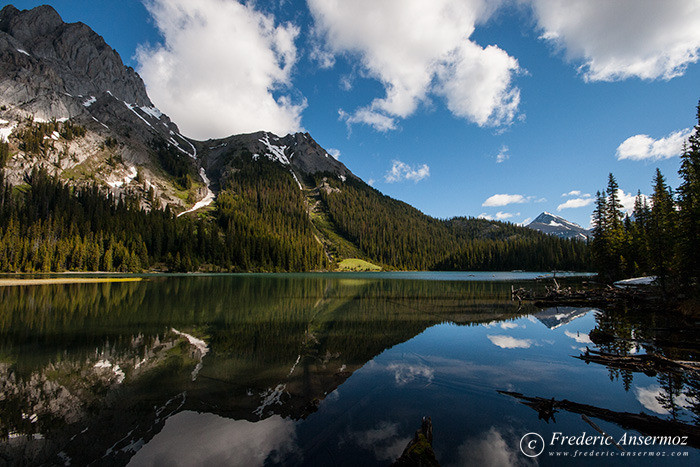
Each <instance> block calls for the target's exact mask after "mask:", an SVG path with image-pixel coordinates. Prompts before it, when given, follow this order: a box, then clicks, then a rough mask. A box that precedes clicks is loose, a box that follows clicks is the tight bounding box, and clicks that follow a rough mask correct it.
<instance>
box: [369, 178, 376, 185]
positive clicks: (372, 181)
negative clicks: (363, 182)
mask: <svg viewBox="0 0 700 467" xmlns="http://www.w3.org/2000/svg"><path fill="white" fill-rule="evenodd" d="M375 183H377V181H376V180H375V179H373V178H370V179H369V180H367V185H369V186H374V184H375Z"/></svg>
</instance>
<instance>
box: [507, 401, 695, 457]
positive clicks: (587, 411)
mask: <svg viewBox="0 0 700 467" xmlns="http://www.w3.org/2000/svg"><path fill="white" fill-rule="evenodd" d="M498 393H499V394H503V395H505V396H510V397H513V398H515V399H518V400H519V401H520V403H521V404H524V405H527V406H528V407H530V408H532V409H534V410H535V411H536V412H537V414H538V416H539V418H540V419H542V420H545V421H547V422H549V420H550V419H551V420H553V421H555V422H556V420H554V414H555V413H556V412H557V410H565V411H567V412H571V413H576V414H579V415H582V416H586V417H594V418H597V419H599V420H604V421H607V422H611V423H614V424H616V425H618V426H620V427H621V428H623V429H625V430H635V431H638V432H639V433H642V434H643V435H647V436H687V437H688V443H687V445H688V446H692V447H694V448H700V426H696V425H690V424H687V423H683V422H679V421H676V420H664V419H663V418H659V417H654V416H652V415H647V414H645V413H629V412H615V411H613V410H608V409H603V408H600V407H595V406H593V405H587V404H579V403H576V402H571V401H568V400H566V399H563V400H555V399H554V398H552V399H545V398H542V397H528V396H524V395H523V394H521V393H519V392H510V391H498ZM584 420H585V419H584Z"/></svg>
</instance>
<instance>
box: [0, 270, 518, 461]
mask: <svg viewBox="0 0 700 467" xmlns="http://www.w3.org/2000/svg"><path fill="white" fill-rule="evenodd" d="M507 297H509V289H508V285H507V284H502V283H501V284H498V283H482V282H470V283H459V282H435V281H430V282H427V281H416V280H412V281H397V280H383V279H380V280H370V279H366V278H362V279H358V280H355V279H348V278H347V276H341V277H331V278H328V277H324V276H293V277H289V276H281V277H280V276H257V277H251V276H233V277H232V276H228V277H226V276H224V277H196V278H193V277H164V278H157V279H154V280H148V281H143V282H135V283H118V284H117V283H104V284H74V285H69V286H39V287H25V288H4V289H0V299H1V302H0V303H2V305H1V307H0V333H1V334H0V355H1V356H2V363H0V395H1V396H2V397H0V399H1V401H0V429H1V430H2V435H3V436H4V437H5V439H6V440H7V442H5V443H4V444H3V446H2V449H3V451H4V452H5V453H7V455H8V456H10V457H12V456H15V455H20V453H22V454H21V455H25V454H24V453H25V452H27V449H26V448H27V447H28V446H32V449H33V451H32V450H31V449H30V452H31V453H32V455H33V456H34V457H32V458H30V459H29V460H30V461H45V460H51V459H54V460H55V459H56V458H57V457H56V456H58V458H61V459H63V458H66V459H67V458H70V459H71V460H72V462H73V463H85V462H89V461H91V460H94V459H99V458H102V457H103V456H106V459H109V462H116V463H123V462H125V461H126V460H128V459H129V457H130V456H131V455H133V454H134V452H137V451H138V448H140V447H141V446H142V445H144V444H146V445H147V446H149V445H150V443H149V440H150V439H151V438H153V437H154V435H156V434H157V433H162V434H163V435H162V436H161V437H160V438H159V439H165V438H168V433H169V432H170V431H171V430H174V428H172V427H174V426H176V423H178V421H179V420H180V419H179V418H177V419H174V420H173V417H174V416H175V415H173V414H177V413H179V412H180V411H183V412H182V413H187V411H193V410H194V411H204V412H209V413H212V414H216V416H218V417H219V418H221V417H226V418H225V419H221V420H219V421H220V422H221V423H224V421H222V420H226V423H228V422H232V421H233V420H236V421H237V423H238V424H227V425H226V427H227V429H231V430H232V429H234V428H235V427H240V426H247V425H245V423H249V422H251V423H252V422H255V423H259V421H266V420H273V421H274V420H282V419H280V418H279V416H282V417H291V418H292V419H303V418H305V417H306V416H308V414H310V413H313V412H314V411H316V410H317V407H318V406H319V404H320V403H321V401H323V400H324V398H325V397H326V395H327V394H328V393H332V392H333V391H334V390H335V389H336V388H337V387H338V386H339V385H340V384H341V383H343V381H345V380H346V379H347V378H348V377H349V376H350V375H351V374H352V373H353V372H354V371H356V370H357V369H358V368H360V367H362V366H363V365H364V364H365V363H366V362H368V361H369V360H371V359H372V358H373V357H374V356H376V355H378V354H380V353H381V352H382V351H383V350H384V349H386V348H387V347H391V346H393V345H396V344H398V343H401V342H404V341H406V340H408V339H410V338H411V337H413V336H415V335H416V334H419V333H420V332H422V331H423V330H424V329H426V328H427V327H429V326H432V325H434V324H436V323H441V322H445V321H451V322H459V323H463V324H474V323H479V322H489V321H492V320H494V319H499V318H501V319H502V318H507V317H512V316H516V315H515V312H516V308H515V307H514V306H513V305H512V304H511V303H510V302H509V301H507ZM391 371H392V373H393V374H395V378H396V380H397V381H402V382H404V384H406V383H408V382H409V381H413V380H416V379H423V380H426V381H430V374H429V369H427V368H425V367H421V366H405V365H403V364H402V365H399V366H396V367H395V368H392V369H391ZM212 416H214V415H212ZM182 417H183V418H182V420H184V421H185V422H187V423H191V424H196V423H199V422H200V421H201V420H202V419H199V418H196V417H194V416H192V415H183V416H182ZM272 417H277V418H272ZM171 420H172V421H171ZM207 420H208V419H207ZM211 420H214V419H211ZM217 420H218V419H217ZM183 423H184V422H183ZM202 423H203V424H205V423H204V422H202ZM214 424H216V423H214ZM251 426H252V425H251ZM255 426H258V427H274V426H276V425H275V424H273V423H272V421H271V422H267V424H262V425H255ZM284 426H287V425H284ZM261 429H262V428H261ZM200 431H201V430H200ZM243 431H245V430H243ZM275 439H277V438H275ZM154 440H155V438H154ZM178 443H179V442H178ZM179 444H181V443H179ZM275 450H277V451H279V449H278V447H274V449H272V450H271V451H270V452H272V451H275ZM138 452H140V451H138ZM145 452H149V451H145ZM220 454H221V455H222V456H223V455H225V453H220ZM144 455H145V454H144ZM153 455H156V454H153ZM284 455H285V456H288V455H289V453H288V452H286V451H285V453H284ZM144 459H146V458H144ZM148 459H151V458H148ZM154 459H155V458H154ZM148 462H150V461H148Z"/></svg>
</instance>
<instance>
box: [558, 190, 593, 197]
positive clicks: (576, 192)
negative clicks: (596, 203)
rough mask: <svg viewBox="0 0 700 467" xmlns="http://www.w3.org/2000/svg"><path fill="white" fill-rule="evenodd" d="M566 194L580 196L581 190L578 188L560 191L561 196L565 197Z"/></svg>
mask: <svg viewBox="0 0 700 467" xmlns="http://www.w3.org/2000/svg"><path fill="white" fill-rule="evenodd" d="M567 196H581V191H580V190H571V191H570V192H568V193H562V195H561V197H562V198H566V197H567ZM586 196H590V195H586Z"/></svg>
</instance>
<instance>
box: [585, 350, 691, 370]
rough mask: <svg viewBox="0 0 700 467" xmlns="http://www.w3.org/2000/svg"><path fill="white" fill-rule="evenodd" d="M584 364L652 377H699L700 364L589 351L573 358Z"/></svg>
mask: <svg viewBox="0 0 700 467" xmlns="http://www.w3.org/2000/svg"><path fill="white" fill-rule="evenodd" d="M574 358H578V359H579V360H583V361H584V362H586V363H598V364H600V365H605V366H609V367H613V368H617V369H620V370H628V371H635V372H640V373H645V374H647V375H650V376H654V375H655V374H656V373H671V372H674V373H690V374H694V375H700V362H692V361H685V360H672V359H670V358H667V357H664V356H662V355H657V354H641V355H617V354H612V353H607V352H600V351H596V350H591V349H589V348H588V347H586V351H585V352H584V353H582V354H581V355H579V356H575V355H574Z"/></svg>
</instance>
